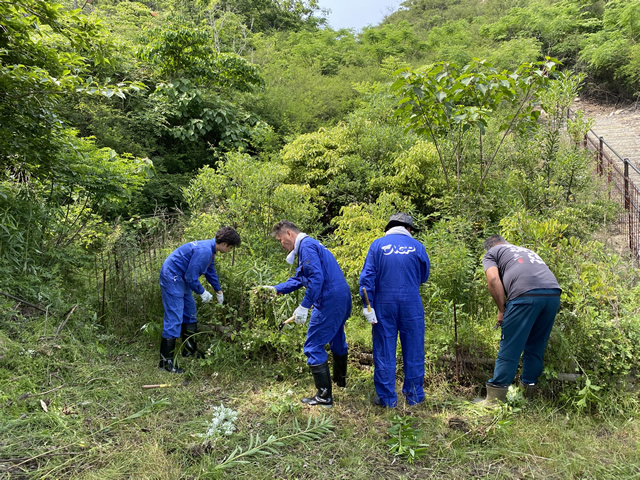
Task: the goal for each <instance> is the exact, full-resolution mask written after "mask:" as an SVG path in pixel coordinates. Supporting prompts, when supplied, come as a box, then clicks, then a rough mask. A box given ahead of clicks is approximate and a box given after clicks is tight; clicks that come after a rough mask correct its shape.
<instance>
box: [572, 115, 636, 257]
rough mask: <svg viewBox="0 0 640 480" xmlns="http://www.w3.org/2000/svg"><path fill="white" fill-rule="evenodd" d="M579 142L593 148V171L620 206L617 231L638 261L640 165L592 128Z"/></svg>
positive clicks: (589, 148)
mask: <svg viewBox="0 0 640 480" xmlns="http://www.w3.org/2000/svg"><path fill="white" fill-rule="evenodd" d="M570 113H572V112H571V111H570ZM583 144H584V147H585V148H586V149H588V150H590V151H591V152H593V156H594V160H595V169H596V172H597V174H598V175H600V176H602V177H605V178H606V180H607V183H608V184H609V187H610V188H609V194H610V195H611V198H612V199H614V200H616V201H617V202H618V203H619V204H620V205H621V206H622V207H623V208H624V212H623V213H622V215H621V216H620V218H619V221H618V225H619V227H620V233H621V234H623V235H624V236H625V239H626V243H627V245H628V247H629V250H630V251H631V253H632V255H633V257H634V258H635V260H636V262H638V263H639V264H640V169H639V168H638V167H637V166H636V165H634V164H633V163H632V162H631V161H630V160H629V159H628V158H623V157H622V156H620V155H619V154H618V152H616V151H615V150H614V149H613V147H612V146H611V145H609V144H608V143H607V142H606V141H605V139H604V137H601V136H599V135H598V134H597V133H596V132H594V131H593V129H590V130H589V131H588V132H587V134H586V135H585V137H584V142H583Z"/></svg>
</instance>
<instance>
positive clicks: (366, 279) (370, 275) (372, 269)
mask: <svg viewBox="0 0 640 480" xmlns="http://www.w3.org/2000/svg"><path fill="white" fill-rule="evenodd" d="M359 284H360V289H359V293H360V298H362V305H363V306H364V307H366V304H365V301H364V294H363V293H362V288H363V287H364V288H366V289H367V297H369V302H370V303H371V305H373V299H374V298H375V296H376V263H375V259H374V256H373V249H372V247H369V251H368V252H367V257H366V258H365V260H364V266H363V267H362V272H360V280H359Z"/></svg>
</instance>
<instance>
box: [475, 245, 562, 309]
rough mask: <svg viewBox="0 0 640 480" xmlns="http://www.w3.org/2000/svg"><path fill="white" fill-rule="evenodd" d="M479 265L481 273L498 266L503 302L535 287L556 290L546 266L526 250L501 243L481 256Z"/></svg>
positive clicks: (551, 275) (556, 285) (555, 284)
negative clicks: (505, 298) (503, 293)
mask: <svg viewBox="0 0 640 480" xmlns="http://www.w3.org/2000/svg"><path fill="white" fill-rule="evenodd" d="M482 266H483V267H484V270H485V271H487V270H488V269H489V268H490V267H498V273H499V274H500V279H501V280H502V284H503V285H504V291H505V292H506V294H507V300H513V299H514V298H517V297H519V296H520V295H522V294H523V293H526V292H528V291H529V290H534V289H536V288H560V285H559V284H558V280H556V277H555V276H554V275H553V273H551V270H549V267H547V265H546V264H545V263H544V262H543V261H542V259H541V258H540V257H539V256H538V254H537V253H535V252H532V251H531V250H529V249H528V248H524V247H518V246H516V245H511V244H510V243H501V244H500V245H496V246H495V247H492V248H491V249H489V251H488V252H487V253H485V254H484V257H483V258H482Z"/></svg>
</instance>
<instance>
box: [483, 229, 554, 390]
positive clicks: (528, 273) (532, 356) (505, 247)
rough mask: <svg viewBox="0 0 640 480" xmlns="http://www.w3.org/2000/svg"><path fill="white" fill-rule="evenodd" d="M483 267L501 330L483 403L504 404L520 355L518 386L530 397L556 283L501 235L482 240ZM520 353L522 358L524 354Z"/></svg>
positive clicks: (539, 368)
mask: <svg viewBox="0 0 640 480" xmlns="http://www.w3.org/2000/svg"><path fill="white" fill-rule="evenodd" d="M484 248H485V250H486V253H485V255H484V257H483V259H482V265H483V267H484V270H485V274H486V276H487V283H488V287H489V293H490V294H491V296H492V297H493V300H494V301H495V303H496V305H497V307H498V319H497V322H496V324H497V325H499V326H501V327H502V336H501V339H500V349H499V350H498V358H497V359H496V364H495V368H494V372H493V378H492V379H491V380H489V381H488V382H487V400H489V401H491V400H495V399H498V400H504V398H505V397H506V394H507V389H508V388H509V385H511V383H512V382H513V379H514V377H515V375H516V370H517V369H518V363H520V356H522V374H521V376H520V382H521V384H522V386H523V387H524V389H525V394H526V395H527V396H531V395H532V394H533V391H534V389H535V385H536V384H537V383H538V377H539V376H540V375H541V374H542V359H543V357H544V350H545V348H546V345H547V340H548V339H549V335H550V334H551V328H552V327H553V322H554V321H555V318H556V314H557V313H558V308H559V306H560V293H561V289H560V285H559V284H558V281H557V280H556V277H555V276H554V275H553V273H551V270H549V267H547V265H546V264H545V263H544V262H543V261H542V259H541V258H540V257H539V256H538V255H537V254H536V253H535V252H532V251H531V250H529V249H527V248H523V247H518V246H516V245H512V244H510V243H507V242H506V240H505V239H504V238H502V237H501V236H500V235H493V236H491V237H489V238H487V240H485V242H484ZM523 351H524V355H523Z"/></svg>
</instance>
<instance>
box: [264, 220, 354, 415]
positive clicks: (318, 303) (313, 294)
mask: <svg viewBox="0 0 640 480" xmlns="http://www.w3.org/2000/svg"><path fill="white" fill-rule="evenodd" d="M272 234H273V236H274V237H275V238H276V239H277V240H278V241H279V242H280V244H281V245H282V247H283V248H284V249H285V250H286V251H288V252H289V255H288V256H287V262H288V263H290V264H293V263H294V261H295V257H296V256H297V257H298V267H297V268H296V273H295V275H294V276H293V277H291V278H289V279H288V280H287V281H286V282H284V283H280V284H278V285H275V286H274V287H271V288H274V289H275V290H276V292H278V293H279V294H286V293H290V292H293V291H295V290H297V289H299V288H300V287H306V291H305V295H304V298H303V299H302V302H301V303H300V306H298V308H296V310H295V312H294V317H295V322H296V323H297V324H299V325H304V324H305V323H306V321H307V316H308V314H309V309H310V308H311V307H312V306H313V311H312V313H311V319H310V320H309V329H308V330H307V340H306V341H305V343H304V354H305V355H306V356H307V364H308V365H309V370H311V373H312V374H313V379H314V382H315V386H316V389H317V392H316V394H315V395H313V396H312V397H305V398H303V399H302V403H305V404H307V405H321V406H325V407H331V406H332V405H333V397H332V389H331V375H330V372H329V362H328V358H327V352H326V351H325V345H326V344H329V348H330V350H331V352H332V354H333V380H334V382H335V383H336V385H338V386H339V387H345V386H346V376H347V354H348V349H347V340H346V337H345V334H344V324H345V322H346V321H347V319H348V318H349V316H350V315H351V292H350V291H349V285H348V284H347V281H346V280H345V278H344V275H343V274H342V270H340V266H339V265H338V262H337V261H336V259H335V257H334V256H333V254H332V253H331V252H330V251H329V250H328V249H327V248H326V247H325V246H324V245H322V244H321V243H320V242H318V241H317V240H314V239H313V238H311V237H309V236H307V235H306V234H305V233H302V232H300V230H299V229H298V227H297V226H296V224H295V223H293V222H290V221H287V220H281V221H280V222H278V223H277V224H276V225H275V227H274V228H273V232H272Z"/></svg>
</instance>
